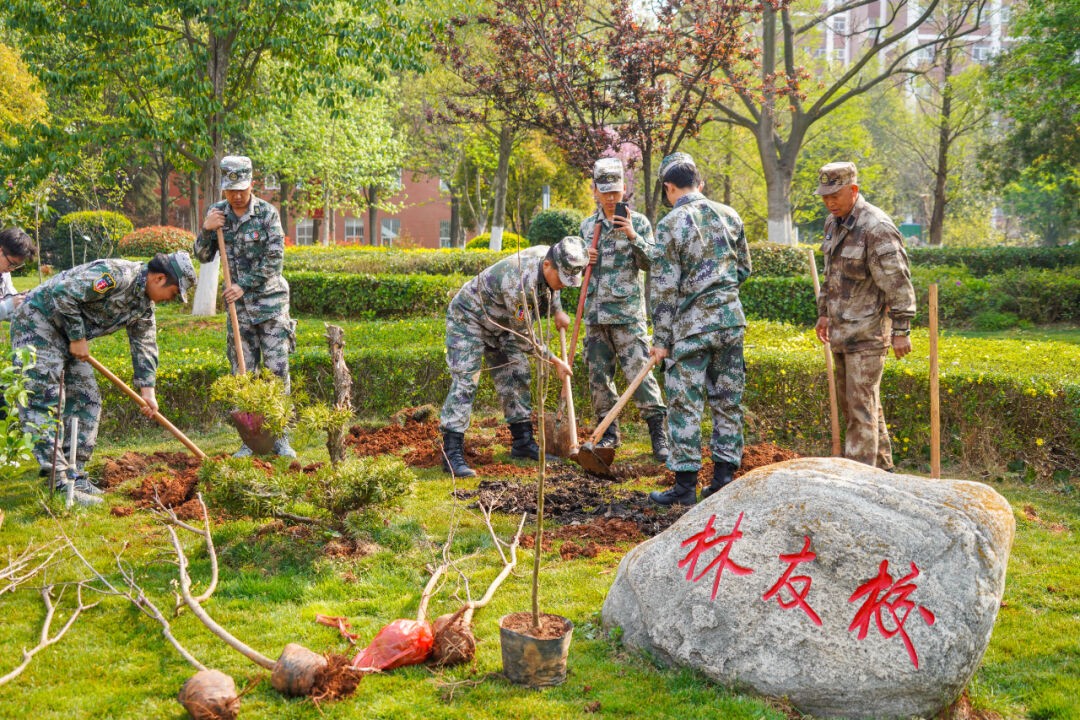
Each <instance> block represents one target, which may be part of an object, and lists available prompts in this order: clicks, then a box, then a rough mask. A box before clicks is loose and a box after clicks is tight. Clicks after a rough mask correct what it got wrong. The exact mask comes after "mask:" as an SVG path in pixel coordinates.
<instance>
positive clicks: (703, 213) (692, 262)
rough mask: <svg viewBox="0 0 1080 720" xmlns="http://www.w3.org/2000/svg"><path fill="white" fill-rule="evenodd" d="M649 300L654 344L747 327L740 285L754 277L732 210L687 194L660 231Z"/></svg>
mask: <svg viewBox="0 0 1080 720" xmlns="http://www.w3.org/2000/svg"><path fill="white" fill-rule="evenodd" d="M656 240H657V253H658V254H657V256H656V259H654V260H653V263H652V275H651V278H650V283H649V284H650V287H649V300H650V304H651V305H652V310H653V318H652V321H653V344H654V345H655V346H656V347H661V348H666V349H668V350H670V349H671V348H672V346H674V344H675V342H676V341H678V340H682V339H684V338H687V337H690V336H692V335H698V334H700V333H704V332H710V331H712V330H720V329H723V328H730V327H742V326H745V325H746V317H745V316H744V315H743V309H742V302H741V301H740V300H739V285H740V284H741V283H742V281H743V280H745V279H746V278H747V277H748V276H749V275H750V271H751V266H750V248H749V247H748V246H747V244H746V234H745V232H743V224H742V220H741V219H740V218H739V214H738V213H737V212H735V211H734V210H733V209H731V208H729V207H728V206H727V205H721V204H720V203H718V202H713V201H712V200H709V199H708V198H706V197H705V196H704V195H702V194H701V193H696V192H695V193H688V194H686V195H683V196H682V197H681V198H679V200H678V201H677V202H676V203H675V207H674V208H673V209H672V210H671V212H669V213H668V214H667V215H666V216H664V218H663V219H662V220H661V221H660V222H659V223H658V224H657V226H656Z"/></svg>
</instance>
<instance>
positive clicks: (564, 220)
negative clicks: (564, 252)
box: [528, 208, 585, 245]
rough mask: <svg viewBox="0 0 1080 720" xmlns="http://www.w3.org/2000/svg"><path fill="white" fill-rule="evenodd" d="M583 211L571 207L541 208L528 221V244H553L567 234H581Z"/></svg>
mask: <svg viewBox="0 0 1080 720" xmlns="http://www.w3.org/2000/svg"><path fill="white" fill-rule="evenodd" d="M583 219H585V215H584V213H582V212H581V211H580V210H574V209H571V208H552V209H550V210H542V211H541V212H538V213H537V214H536V216H535V217H534V218H533V219H532V222H531V223H529V233H528V235H529V244H531V245H554V244H555V243H557V242H559V241H560V240H562V239H563V238H564V237H566V236H567V235H580V234H581V221H582V220H583Z"/></svg>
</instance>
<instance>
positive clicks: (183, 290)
mask: <svg viewBox="0 0 1080 720" xmlns="http://www.w3.org/2000/svg"><path fill="white" fill-rule="evenodd" d="M166 257H167V258H168V259H169V269H170V270H171V271H172V274H173V276H174V277H175V278H176V284H177V285H179V286H180V300H181V301H182V302H187V291H188V290H190V289H191V288H193V287H195V266H194V265H193V264H192V263H191V257H190V256H189V255H188V254H187V253H186V252H174V253H170V254H169V255H166Z"/></svg>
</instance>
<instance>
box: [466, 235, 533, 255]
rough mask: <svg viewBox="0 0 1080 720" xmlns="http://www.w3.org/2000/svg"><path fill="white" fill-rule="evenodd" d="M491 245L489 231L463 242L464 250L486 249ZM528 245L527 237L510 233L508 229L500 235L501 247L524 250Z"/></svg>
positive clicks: (510, 249)
mask: <svg viewBox="0 0 1080 720" xmlns="http://www.w3.org/2000/svg"><path fill="white" fill-rule="evenodd" d="M490 245H491V233H489V232H486V233H480V234H479V235H477V236H476V237H474V238H473V239H472V240H470V241H469V242H467V243H465V249H466V250H487V249H488V248H489V246H490ZM527 247H529V239H528V238H523V237H521V236H520V235H518V234H517V233H512V232H510V231H508V230H504V231H503V236H502V249H503V250H509V251H511V252H517V251H518V250H524V249H525V248H527Z"/></svg>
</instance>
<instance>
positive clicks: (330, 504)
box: [310, 455, 416, 519]
mask: <svg viewBox="0 0 1080 720" xmlns="http://www.w3.org/2000/svg"><path fill="white" fill-rule="evenodd" d="M414 480H416V474H415V473H414V472H413V471H412V470H410V469H409V467H408V466H407V465H406V464H405V463H404V462H403V461H402V460H401V458H399V457H394V456H392V455H379V456H376V457H352V458H348V459H346V460H343V461H342V462H340V463H338V464H336V465H323V466H322V467H321V468H319V470H318V472H316V473H315V478H314V481H313V483H312V488H311V492H310V499H311V500H312V501H313V502H314V503H315V504H316V505H318V506H319V507H320V508H323V509H325V510H327V511H328V512H329V513H330V515H331V516H332V517H334V518H338V519H344V517H345V516H346V515H348V514H349V513H353V512H359V511H361V510H363V509H364V508H366V507H369V506H371V505H385V504H387V503H390V502H393V501H394V500H396V499H397V498H399V497H400V496H401V495H403V494H404V493H406V492H407V491H408V489H409V486H410V485H412V483H413V481H414Z"/></svg>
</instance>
